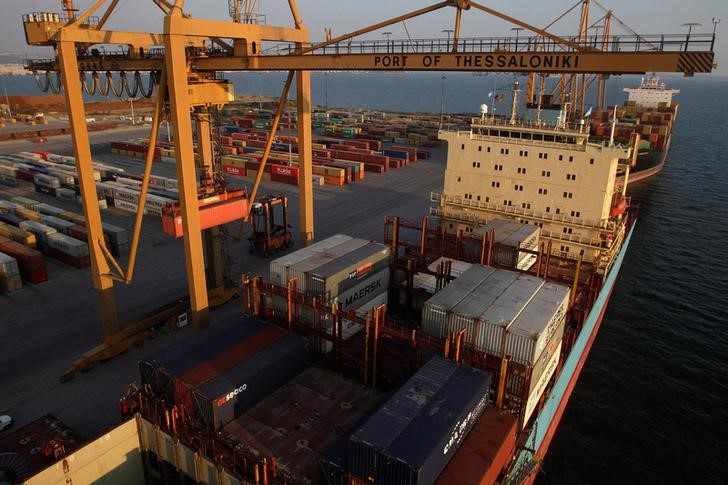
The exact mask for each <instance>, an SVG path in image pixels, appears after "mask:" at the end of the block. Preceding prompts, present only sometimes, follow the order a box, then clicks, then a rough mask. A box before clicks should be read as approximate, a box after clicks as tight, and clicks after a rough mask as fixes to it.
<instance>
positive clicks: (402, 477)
mask: <svg viewBox="0 0 728 485" xmlns="http://www.w3.org/2000/svg"><path fill="white" fill-rule="evenodd" d="M490 380H491V379H490V374H489V373H487V372H483V371H480V370H477V369H474V368H472V367H468V366H464V365H458V364H455V363H453V362H450V361H448V360H445V359H443V358H442V357H433V358H432V359H430V360H429V361H428V362H427V364H425V365H424V366H423V367H422V368H421V369H420V370H419V371H418V372H417V373H415V375H414V376H412V377H411V378H410V379H409V380H408V381H407V382H406V383H405V384H404V385H403V386H402V387H401V388H400V389H399V390H397V391H396V392H395V393H394V395H393V396H392V397H391V398H390V399H388V400H387V402H386V403H385V404H384V405H383V406H382V407H381V408H379V410H377V412H375V413H374V415H373V416H372V417H371V418H369V419H368V420H367V421H366V422H365V423H364V424H363V425H361V426H360V427H359V428H358V429H356V430H355V431H354V432H353V433H352V435H351V439H350V441H349V473H350V475H351V476H352V477H354V478H355V480H354V481H355V482H358V481H363V482H367V483H371V482H373V483H407V484H412V485H414V484H420V483H422V484H424V483H434V481H435V479H436V478H437V477H438V475H440V473H441V472H442V470H443V469H444V468H445V466H446V465H447V463H448V462H449V461H450V459H451V458H452V457H453V456H454V455H455V453H456V452H457V450H458V447H459V446H460V444H461V443H462V442H463V440H464V439H465V437H466V436H467V434H468V432H469V431H470V429H471V428H472V427H473V425H474V424H475V423H476V422H477V421H478V418H479V417H480V416H481V414H482V413H483V411H484V410H485V408H486V406H487V404H488V393H489V391H490Z"/></svg>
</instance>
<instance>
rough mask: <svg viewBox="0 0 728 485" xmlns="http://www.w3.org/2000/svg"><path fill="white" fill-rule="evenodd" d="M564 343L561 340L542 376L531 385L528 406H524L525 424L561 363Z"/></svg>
mask: <svg viewBox="0 0 728 485" xmlns="http://www.w3.org/2000/svg"><path fill="white" fill-rule="evenodd" d="M562 345H563V344H562V343H561V342H559V345H558V347H557V349H556V351H555V352H554V354H553V355H552V356H551V360H549V362H548V363H547V365H546V368H545V369H544V372H543V374H541V377H539V378H538V380H537V381H536V383H535V384H532V385H531V389H532V390H531V393H530V395H529V396H528V399H527V400H526V407H525V408H524V414H523V425H524V426H525V425H526V424H527V423H528V420H529V418H530V417H531V414H533V411H534V410H535V409H536V405H537V404H538V401H539V400H540V399H541V395H542V394H543V392H544V391H545V390H546V385H547V384H548V383H549V381H550V380H551V377H552V376H553V375H554V373H555V372H556V367H558V365H559V358H560V356H561V347H562Z"/></svg>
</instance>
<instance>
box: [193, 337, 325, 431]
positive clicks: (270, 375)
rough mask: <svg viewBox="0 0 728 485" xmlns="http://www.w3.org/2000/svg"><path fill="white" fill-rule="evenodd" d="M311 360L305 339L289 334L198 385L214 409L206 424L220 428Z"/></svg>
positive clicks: (309, 349)
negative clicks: (212, 417)
mask: <svg viewBox="0 0 728 485" xmlns="http://www.w3.org/2000/svg"><path fill="white" fill-rule="evenodd" d="M311 357H312V355H311V348H310V345H309V342H308V340H306V339H305V338H303V337H301V336H299V335H296V334H290V335H289V336H287V337H285V338H283V339H281V340H279V341H277V342H276V343H275V344H273V345H271V346H270V347H268V348H265V349H262V350H261V351H260V352H257V353H256V354H254V355H252V356H251V357H250V358H248V359H246V360H244V361H242V362H241V363H240V364H238V365H237V366H235V367H233V368H231V369H228V370H227V371H226V372H225V373H224V374H220V376H218V377H217V378H215V379H214V380H212V381H210V382H208V383H206V384H205V385H203V386H201V387H200V388H199V391H200V393H201V394H202V395H205V396H208V397H209V404H208V406H209V407H210V408H212V409H213V416H214V422H212V423H208V424H210V425H211V428H213V429H219V428H220V427H222V426H224V425H225V424H227V423H229V422H230V421H232V420H233V419H235V418H236V417H238V416H240V415H241V414H242V413H243V412H245V411H246V410H247V409H249V408H250V407H252V406H253V405H255V404H256V403H257V402H258V401H260V400H261V399H263V398H264V397H265V396H267V395H269V394H270V393H271V392H273V391H274V390H275V389H277V388H278V387H279V386H281V385H282V384H284V383H285V382H287V381H288V380H290V379H292V378H293V377H295V376H296V375H297V374H298V373H300V372H301V371H303V370H304V369H305V368H306V367H308V366H309V365H310V364H311Z"/></svg>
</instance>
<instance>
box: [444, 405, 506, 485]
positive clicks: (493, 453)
mask: <svg viewBox="0 0 728 485" xmlns="http://www.w3.org/2000/svg"><path fill="white" fill-rule="evenodd" d="M516 426H517V420H516V418H515V417H513V416H511V415H508V414H500V412H499V411H498V410H497V409H495V408H489V409H486V410H485V412H483V415H482V416H481V417H480V419H478V422H477V423H475V426H473V429H472V430H471V431H470V433H468V435H467V437H466V438H465V440H464V441H463V443H462V444H461V445H460V448H459V449H458V452H457V453H456V454H455V456H454V457H453V459H452V460H450V463H448V464H447V466H446V467H445V469H444V470H443V471H442V473H441V474H440V476H439V477H438V479H437V481H436V482H435V483H437V484H443V485H445V484H450V483H458V484H463V485H472V484H480V483H495V481H496V479H497V478H498V475H499V474H500V472H501V470H502V469H503V467H504V466H505V465H506V464H507V463H508V460H509V459H510V457H511V455H512V453H513V452H514V451H515V446H516Z"/></svg>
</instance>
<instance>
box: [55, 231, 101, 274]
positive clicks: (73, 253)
mask: <svg viewBox="0 0 728 485" xmlns="http://www.w3.org/2000/svg"><path fill="white" fill-rule="evenodd" d="M47 244H48V255H49V256H50V257H52V258H55V259H57V260H59V261H61V262H63V263H66V264H68V265H70V266H73V267H74V268H78V269H81V268H86V267H88V266H89V265H90V264H91V261H90V259H89V253H88V245H87V244H86V243H85V242H83V241H79V240H78V239H76V238H73V237H71V236H67V235H65V234H61V233H55V234H50V235H49V236H48V240H47Z"/></svg>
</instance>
